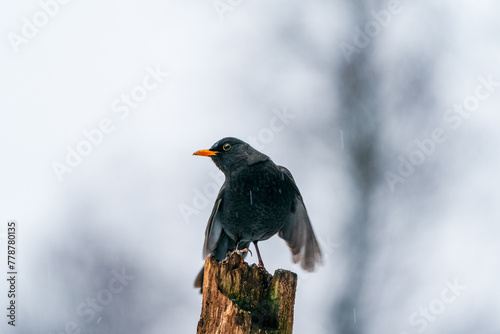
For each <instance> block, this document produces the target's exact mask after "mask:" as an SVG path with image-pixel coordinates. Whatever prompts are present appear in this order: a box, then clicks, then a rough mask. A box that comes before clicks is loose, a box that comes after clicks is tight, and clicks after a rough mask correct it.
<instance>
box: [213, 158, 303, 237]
mask: <svg viewBox="0 0 500 334" xmlns="http://www.w3.org/2000/svg"><path fill="white" fill-rule="evenodd" d="M259 167H260V168H259ZM259 167H257V168H250V167H249V168H247V169H246V170H244V171H242V172H240V173H238V174H236V175H232V176H231V178H230V179H229V180H226V190H225V194H224V208H223V212H222V216H223V219H222V223H223V226H224V229H225V230H226V233H228V234H229V235H230V236H231V237H234V239H242V240H249V241H253V240H264V239H267V238H269V237H271V236H272V235H274V234H275V233H277V232H278V231H279V230H280V229H281V227H282V226H283V224H284V222H285V219H286V217H287V216H288V214H289V213H290V208H291V202H292V198H293V189H292V186H291V184H290V183H289V182H287V181H288V180H287V179H286V178H284V177H282V176H281V172H280V171H278V170H274V169H272V168H266V166H259Z"/></svg>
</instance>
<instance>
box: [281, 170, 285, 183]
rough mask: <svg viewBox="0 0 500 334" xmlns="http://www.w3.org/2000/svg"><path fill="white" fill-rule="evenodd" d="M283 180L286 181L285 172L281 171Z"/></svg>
mask: <svg viewBox="0 0 500 334" xmlns="http://www.w3.org/2000/svg"><path fill="white" fill-rule="evenodd" d="M281 180H282V181H285V173H283V172H281Z"/></svg>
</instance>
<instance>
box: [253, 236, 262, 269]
mask: <svg viewBox="0 0 500 334" xmlns="http://www.w3.org/2000/svg"><path fill="white" fill-rule="evenodd" d="M253 244H254V245H255V250H256V251H257V257H258V258H259V264H258V265H257V267H259V268H264V262H262V258H261V257H260V252H259V247H258V246H257V241H254V242H253Z"/></svg>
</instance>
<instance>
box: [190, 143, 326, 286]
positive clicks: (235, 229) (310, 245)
mask: <svg viewBox="0 0 500 334" xmlns="http://www.w3.org/2000/svg"><path fill="white" fill-rule="evenodd" d="M194 155H201V156H206V157H210V158H212V161H213V162H214V163H215V164H216V165H217V167H219V169H220V170H221V171H222V172H223V173H224V175H225V178H226V179H225V182H224V184H223V185H222V188H221V189H220V191H219V195H218V196H217V199H216V200H215V205H214V208H213V210H212V214H211V215H210V218H209V220H208V224H207V228H206V231H205V243H204V245H203V257H207V256H208V255H209V254H212V255H214V256H215V257H216V258H217V259H218V260H219V261H221V260H223V259H224V258H225V257H226V254H227V253H228V252H229V251H234V250H248V247H249V245H250V243H251V242H253V243H254V245H255V250H256V251H257V256H258V258H259V264H258V266H259V267H264V264H263V262H262V258H261V256H260V252H259V248H258V246H257V243H258V242H259V241H261V240H267V239H269V238H270V237H272V236H273V235H274V234H276V233H278V235H279V236H280V237H281V238H283V239H285V240H286V242H287V244H288V246H289V247H290V249H291V251H292V259H293V262H294V263H297V262H299V261H300V264H301V266H302V268H304V269H305V270H308V271H313V270H314V267H315V265H316V263H321V251H320V249H319V245H318V242H317V241H316V237H315V236H314V232H313V229H312V226H311V222H310V221H309V217H308V215H307V211H306V207H305V206H304V202H303V200H302V196H301V195H300V192H299V189H298V188H297V185H296V184H295V181H294V179H293V176H292V174H291V173H290V171H289V170H288V169H286V168H285V167H282V166H277V165H275V164H274V162H273V161H272V160H271V159H270V158H269V157H268V156H267V155H265V154H263V153H261V152H259V151H257V150H256V149H254V148H253V147H251V146H250V145H248V144H247V143H245V142H244V141H242V140H239V139H237V138H232V137H227V138H223V139H221V140H219V141H218V142H216V143H215V144H214V145H213V146H212V147H211V148H210V149H208V150H200V151H196V152H195V153H194ZM202 283H203V269H202V270H201V271H200V273H199V274H198V276H197V277H196V280H195V284H194V285H195V287H201V286H202Z"/></svg>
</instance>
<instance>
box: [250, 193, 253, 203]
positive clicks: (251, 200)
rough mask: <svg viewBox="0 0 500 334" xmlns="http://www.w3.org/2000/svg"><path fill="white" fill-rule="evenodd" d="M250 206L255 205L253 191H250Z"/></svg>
mask: <svg viewBox="0 0 500 334" xmlns="http://www.w3.org/2000/svg"><path fill="white" fill-rule="evenodd" d="M250 205H253V199H252V191H251V190H250Z"/></svg>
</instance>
